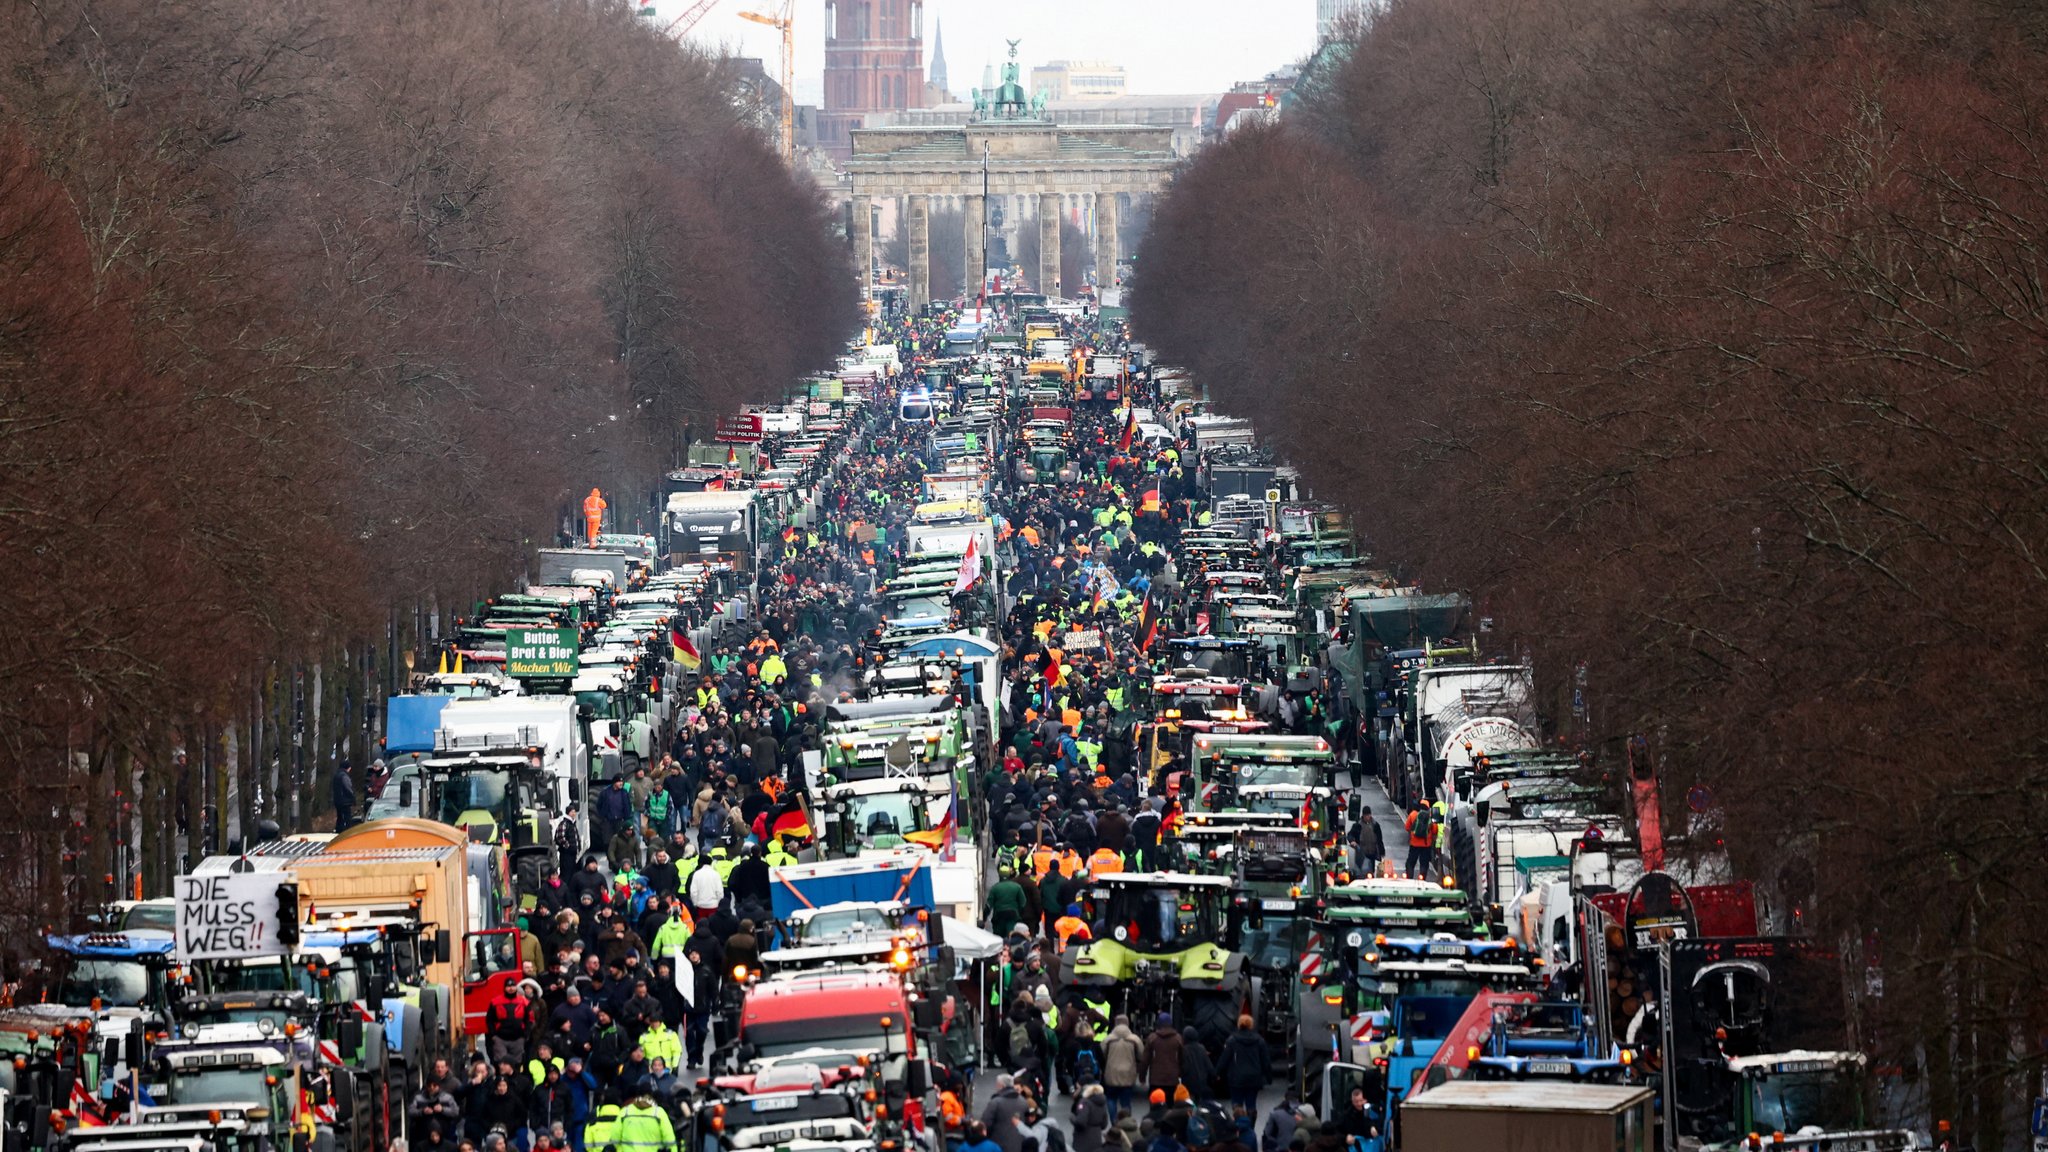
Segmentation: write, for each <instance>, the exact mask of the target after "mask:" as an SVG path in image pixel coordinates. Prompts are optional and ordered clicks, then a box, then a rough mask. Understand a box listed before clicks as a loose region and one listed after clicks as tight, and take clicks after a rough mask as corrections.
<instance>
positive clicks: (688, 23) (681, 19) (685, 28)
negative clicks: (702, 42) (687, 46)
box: [661, 0, 718, 37]
mask: <svg viewBox="0 0 2048 1152" xmlns="http://www.w3.org/2000/svg"><path fill="white" fill-rule="evenodd" d="M717 4H718V0H694V2H693V3H692V4H691V5H690V6H689V7H688V8H686V9H684V10H683V14H682V15H681V16H678V17H676V18H675V19H673V20H671V21H669V22H668V27H666V28H663V29H662V30H661V34H662V35H663V36H675V37H683V36H688V35H689V34H690V29H692V28H695V27H696V26H697V21H699V20H702V19H703V18H704V17H705V15H706V14H707V13H709V12H710V11H711V9H712V8H713V7H715V6H716V5H717Z"/></svg>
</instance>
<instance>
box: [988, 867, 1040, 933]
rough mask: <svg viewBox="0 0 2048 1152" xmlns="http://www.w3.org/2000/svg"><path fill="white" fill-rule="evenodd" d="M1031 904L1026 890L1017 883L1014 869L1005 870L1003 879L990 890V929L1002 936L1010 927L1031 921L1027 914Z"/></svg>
mask: <svg viewBox="0 0 2048 1152" xmlns="http://www.w3.org/2000/svg"><path fill="white" fill-rule="evenodd" d="M1030 908H1031V904H1030V900H1029V898H1028V897H1026V896H1025V895H1024V888H1023V886H1022V885H1020V884H1018V883H1017V877H1016V871H1015V870H1014V869H1010V868H1005V869H1003V877H1002V879H1000V880H998V881H996V884H995V887H993V888H990V889H989V890H988V928H989V931H991V932H994V933H996V934H998V935H1001V934H1003V933H1005V932H1008V931H1009V930H1010V925H1012V924H1016V923H1019V922H1022V921H1025V920H1028V919H1030V917H1028V916H1027V915H1025V913H1027V912H1028V911H1030Z"/></svg>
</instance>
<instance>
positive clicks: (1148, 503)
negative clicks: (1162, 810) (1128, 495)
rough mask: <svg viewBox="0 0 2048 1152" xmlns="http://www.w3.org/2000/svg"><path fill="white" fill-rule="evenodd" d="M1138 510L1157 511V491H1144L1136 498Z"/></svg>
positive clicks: (1152, 489) (1155, 489) (1154, 489)
mask: <svg viewBox="0 0 2048 1152" xmlns="http://www.w3.org/2000/svg"><path fill="white" fill-rule="evenodd" d="M1138 508H1139V510H1140V511H1144V512H1157V511H1159V489H1157V488H1147V489H1145V491H1144V493H1143V494H1142V495H1140V496H1139V497H1138Z"/></svg>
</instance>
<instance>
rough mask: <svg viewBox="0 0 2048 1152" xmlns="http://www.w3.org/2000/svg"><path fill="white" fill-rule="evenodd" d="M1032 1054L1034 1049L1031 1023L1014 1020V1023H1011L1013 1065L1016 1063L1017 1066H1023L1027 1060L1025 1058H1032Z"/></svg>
mask: <svg viewBox="0 0 2048 1152" xmlns="http://www.w3.org/2000/svg"><path fill="white" fill-rule="evenodd" d="M1032 1054H1033V1047H1032V1044H1031V1021H1029V1020H1012V1021H1010V1060H1011V1062H1012V1063H1015V1064H1020V1065H1021V1064H1023V1063H1024V1058H1025V1057H1027V1056H1030V1055H1032Z"/></svg>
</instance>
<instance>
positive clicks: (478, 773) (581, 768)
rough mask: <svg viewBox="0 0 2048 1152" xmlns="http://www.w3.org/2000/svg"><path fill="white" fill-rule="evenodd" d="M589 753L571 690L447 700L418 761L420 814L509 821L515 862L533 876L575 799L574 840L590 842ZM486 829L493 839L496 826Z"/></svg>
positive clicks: (456, 820) (460, 821)
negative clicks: (430, 745) (427, 750)
mask: <svg viewBox="0 0 2048 1152" xmlns="http://www.w3.org/2000/svg"><path fill="white" fill-rule="evenodd" d="M599 723H605V722H602V721H601V722H599ZM610 723H612V724H614V725H615V724H616V722H615V721H614V722H610ZM606 738H607V739H608V740H610V741H612V742H613V743H616V742H617V740H618V737H617V736H616V734H613V735H610V736H608V737H606ZM536 759H538V761H539V763H538V764H537V765H536V764H534V763H533V761H534V760H536ZM591 759H592V757H591V750H590V745H589V743H588V741H587V738H586V736H585V732H584V728H583V724H582V722H581V719H580V717H579V716H578V715H577V703H576V698H575V697H572V696H499V697H495V698H491V699H470V700H452V701H450V702H449V703H448V706H447V707H445V708H443V709H442V710H441V718H440V722H439V725H438V727H437V728H436V729H435V731H434V752H433V754H432V755H431V756H428V757H426V758H425V759H423V760H422V761H421V762H420V775H421V780H422V791H421V804H420V814H421V815H423V816H425V817H427V818H428V819H430V820H437V821H439V822H441V823H443V824H454V825H457V826H464V824H465V822H467V823H471V824H473V823H476V822H477V821H480V820H484V819H490V820H492V822H493V824H494V825H495V824H496V823H498V822H499V821H501V820H510V821H512V827H510V828H507V829H505V830H504V831H505V832H506V833H507V834H509V836H510V838H511V848H512V857H513V863H514V867H515V869H516V870H518V871H519V872H520V874H521V875H522V876H525V875H531V876H532V877H533V879H535V880H536V881H537V880H538V876H539V871H540V870H541V869H543V868H544V866H545V864H546V863H547V861H548V860H549V859H551V858H552V855H553V851H554V836H553V829H554V824H555V821H556V820H558V819H560V818H561V817H562V816H564V815H566V814H567V812H568V811H569V807H570V805H572V804H573V805H576V806H577V828H576V835H577V842H578V843H585V844H587V843H589V838H590V828H589V823H588V820H589V817H588V815H587V814H586V813H585V812H584V811H583V807H584V795H583V788H584V781H585V780H587V779H589V765H590V764H591ZM489 831H490V832H491V833H492V834H491V835H489V836H487V839H489V840H497V839H498V835H496V833H497V832H498V831H499V829H497V828H496V827H495V826H494V827H493V828H491V829H490V830H489Z"/></svg>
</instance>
